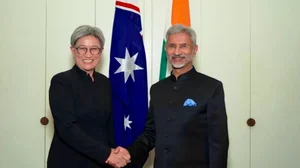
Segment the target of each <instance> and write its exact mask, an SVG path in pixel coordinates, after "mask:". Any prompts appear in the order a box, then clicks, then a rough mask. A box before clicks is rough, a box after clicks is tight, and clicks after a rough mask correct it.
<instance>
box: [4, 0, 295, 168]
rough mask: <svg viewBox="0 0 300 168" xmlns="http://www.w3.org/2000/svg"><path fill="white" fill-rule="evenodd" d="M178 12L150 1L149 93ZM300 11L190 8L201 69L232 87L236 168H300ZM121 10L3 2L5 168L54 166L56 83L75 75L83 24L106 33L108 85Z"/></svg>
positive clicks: (290, 7)
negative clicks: (170, 18)
mask: <svg viewBox="0 0 300 168" xmlns="http://www.w3.org/2000/svg"><path fill="white" fill-rule="evenodd" d="M170 2H171V0H140V9H141V16H142V24H143V30H144V35H143V37H144V43H145V49H146V55H147V65H148V79H149V80H148V82H149V86H151V85H152V84H153V83H155V82H157V81H158V75H159V62H160V54H161V47H162V46H161V45H162V39H163V36H164V32H165V21H166V20H167V12H168V10H169V8H170V7H171V6H170ZM299 2H300V1H297V0H287V1H286V0H276V1H275V0H226V1H223V0H190V11H191V25H192V27H193V28H194V29H195V31H196V33H197V35H198V37H197V41H198V45H199V47H200V48H199V52H198V54H197V56H196V59H195V62H194V63H195V67H196V69H197V70H199V71H200V72H202V73H204V74H207V75H210V76H213V77H215V78H217V79H219V80H221V81H222V82H223V84H224V89H225V98H226V106H227V113H228V124H229V136H230V149H229V161H228V167H229V168H261V167H260V165H264V166H265V167H272V168H273V167H276V166H281V167H282V165H281V164H283V163H285V164H286V165H288V164H289V163H290V164H289V165H292V166H290V167H295V165H297V163H298V161H297V159H296V157H297V156H298V155H299V154H300V153H299V146H300V144H299V142H300V141H299V139H300V138H299V137H300V136H299V134H297V133H299V130H300V124H298V123H299V122H297V119H298V118H299V117H300V116H299V113H297V109H299V108H300V106H299V100H300V97H299V95H300V91H299V89H297V86H298V85H299V82H300V80H299V79H300V78H299V73H298V72H299V71H300V69H299V67H300V65H299V63H300V60H299V58H300V51H299V46H300V41H299V39H300V36H299V32H300V26H299V25H300V21H299V19H298V16H299V10H297V9H298V8H297V7H299V5H300V4H299ZM114 6H115V0H105V1H104V0H84V1H82V0H27V1H22V0H10V1H5V0H0V23H1V31H0V37H1V38H0V58H1V61H0V71H1V75H0V103H1V104H0V133H1V135H2V136H1V140H0V167H9V168H17V167H21V165H24V166H25V167H30V168H41V167H42V165H43V164H44V166H45V163H46V159H47V155H48V150H49V146H50V143H51V140H52V135H53V120H52V117H51V113H50V109H49V105H48V104H49V102H48V89H49V84H50V79H51V77H52V76H53V75H54V74H56V73H58V72H61V71H65V70H67V69H70V68H71V67H72V65H73V60H72V57H71V53H70V50H69V47H70V36H71V34H72V32H73V30H74V29H75V28H76V27H77V26H79V25H82V24H89V25H95V26H98V27H100V28H101V29H102V30H103V32H104V35H105V37H106V44H105V47H104V48H105V49H104V53H103V59H102V62H101V65H100V66H99V67H98V70H99V71H100V72H101V73H103V74H105V75H108V67H109V51H110V43H111V35H112V23H113V18H114ZM277 70H278V71H279V72H280V73H279V74H280V78H278V76H277V75H276V74H275V73H274V71H277ZM270 74H271V75H270ZM287 74H288V75H287ZM280 79H282V80H280ZM273 81H277V84H278V85H275V84H274V82H273ZM262 82H263V84H262ZM266 99H268V101H265V100H266ZM282 111H284V112H282ZM43 116H47V117H48V118H49V119H50V122H49V124H48V125H47V126H46V127H44V126H41V124H40V123H39V119H40V118H41V117H43ZM274 116H275V117H274ZM249 117H254V118H256V119H257V126H255V127H254V128H249V127H248V126H247V125H246V121H247V119H248V118H249ZM275 128H276V129H275ZM45 130H46V131H45ZM289 130H293V131H289ZM297 131H298V132H297ZM266 134H268V135H270V136H266ZM292 136H293V138H290V137H292ZM265 137H268V138H265ZM286 138H288V141H286ZM260 143H262V144H264V145H263V146H260ZM278 146H280V148H278ZM290 151H291V154H290V153H289V152H290ZM276 152H277V153H276ZM274 153H276V155H274ZM273 155H274V156H276V157H275V158H276V160H275V161H274V160H272V158H273ZM290 155H292V157H290ZM153 157H154V156H153V152H152V154H151V157H150V158H149V160H148V162H147V164H146V166H145V168H148V167H152V164H153V162H152V160H153ZM24 166H23V167H24ZM45 167H46V166H45ZM296 167H297V166H296Z"/></svg>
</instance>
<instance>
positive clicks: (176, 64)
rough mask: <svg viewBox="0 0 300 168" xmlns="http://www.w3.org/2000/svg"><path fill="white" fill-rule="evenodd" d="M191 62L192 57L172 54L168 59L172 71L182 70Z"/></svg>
mask: <svg viewBox="0 0 300 168" xmlns="http://www.w3.org/2000/svg"><path fill="white" fill-rule="evenodd" d="M173 59H182V62H172V60H173ZM192 60H193V55H192V54H191V55H185V54H173V55H171V56H170V57H169V62H170V64H171V65H172V67H173V68H174V69H180V68H183V67H184V66H185V65H187V64H188V63H190V62H191V61H192Z"/></svg>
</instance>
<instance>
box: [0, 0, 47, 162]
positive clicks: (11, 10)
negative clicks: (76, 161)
mask: <svg viewBox="0 0 300 168" xmlns="http://www.w3.org/2000/svg"><path fill="white" fill-rule="evenodd" d="M45 9H46V1H45V0H27V1H18V0H10V1H0V22H1V31H0V37H1V38H0V56H1V61H0V72H1V75H0V133H1V140H0V167H1V168H19V167H30V168H42V167H43V165H44V142H45V134H44V133H45V127H44V126H42V125H41V124H40V118H41V117H42V116H44V115H45V14H46V10H45Z"/></svg>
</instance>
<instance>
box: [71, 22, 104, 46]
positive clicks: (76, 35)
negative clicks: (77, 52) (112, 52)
mask: <svg viewBox="0 0 300 168" xmlns="http://www.w3.org/2000/svg"><path fill="white" fill-rule="evenodd" d="M88 35H92V36H94V37H96V38H97V39H98V40H99V42H100V45H101V47H104V43H105V38H104V35H103V33H102V31H101V30H100V29H99V28H98V27H93V26H89V25H81V26H79V27H77V28H76V29H75V30H74V32H73V33H72V36H71V46H75V45H76V42H77V40H78V39H80V38H81V37H84V36H88Z"/></svg>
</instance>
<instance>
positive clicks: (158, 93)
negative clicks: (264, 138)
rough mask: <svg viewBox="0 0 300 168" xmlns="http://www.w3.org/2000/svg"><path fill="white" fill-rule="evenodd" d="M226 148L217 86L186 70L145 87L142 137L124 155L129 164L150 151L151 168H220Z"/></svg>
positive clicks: (221, 95) (223, 113) (224, 164)
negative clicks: (145, 114) (146, 108)
mask: <svg viewBox="0 0 300 168" xmlns="http://www.w3.org/2000/svg"><path fill="white" fill-rule="evenodd" d="M228 146H229V140H228V129H227V115H226V109H225V101H224V91H223V85H222V83H221V82H220V81H218V80H216V79H213V78H211V77H209V76H206V75H204V74H202V73H198V72H197V71H196V70H195V69H194V68H192V69H191V70H190V71H189V72H187V73H185V74H183V75H180V76H179V77H178V79H176V77H175V76H174V75H171V76H170V77H168V78H166V79H163V80H161V81H159V82H158V83H156V84H154V85H153V86H152V87H151V89H150V108H149V113H148V118H147V123H146V127H145V131H144V132H143V133H142V135H141V136H140V137H139V138H138V139H137V140H136V141H135V142H134V144H133V145H132V146H130V147H129V148H128V149H129V152H130V154H131V155H132V162H133V163H132V164H141V163H139V162H140V161H142V160H143V159H144V158H143V157H146V156H147V154H148V152H149V151H150V150H151V149H153V148H154V147H155V163H154V167H155V168H183V167H184V168H226V167H227V152H228Z"/></svg>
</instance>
